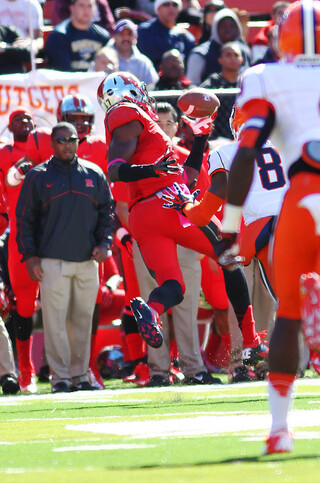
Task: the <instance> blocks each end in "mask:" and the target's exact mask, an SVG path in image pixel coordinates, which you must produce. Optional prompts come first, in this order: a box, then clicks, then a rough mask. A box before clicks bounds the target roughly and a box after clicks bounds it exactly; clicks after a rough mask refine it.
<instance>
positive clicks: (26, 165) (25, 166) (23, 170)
mask: <svg viewBox="0 0 320 483" xmlns="http://www.w3.org/2000/svg"><path fill="white" fill-rule="evenodd" d="M16 168H17V171H18V173H19V175H20V177H21V178H20V179H23V178H24V177H25V175H26V174H27V173H28V172H29V171H30V169H31V168H32V163H30V162H29V161H24V162H23V163H21V164H20V165H17V166H16Z"/></svg>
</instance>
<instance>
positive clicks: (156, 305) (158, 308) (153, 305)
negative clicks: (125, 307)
mask: <svg viewBox="0 0 320 483" xmlns="http://www.w3.org/2000/svg"><path fill="white" fill-rule="evenodd" d="M147 303H148V305H149V307H151V308H152V309H153V310H156V311H157V312H158V314H159V315H161V314H163V312H164V305H162V303H160V302H156V301H155V300H152V301H150V302H149V301H148V302H147Z"/></svg>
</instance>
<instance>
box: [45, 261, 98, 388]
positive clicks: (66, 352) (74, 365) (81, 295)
mask: <svg viewBox="0 0 320 483" xmlns="http://www.w3.org/2000/svg"><path fill="white" fill-rule="evenodd" d="M41 266H42V270H43V279H42V281H41V282H40V296H41V306H42V315H43V329H44V346H45V351H46V356H47V359H48V363H49V366H50V369H51V372H52V380H51V384H52V385H54V384H56V383H57V382H58V381H65V382H66V383H67V384H68V385H71V384H78V383H79V382H84V381H87V380H88V379H87V376H86V373H87V370H88V365H89V357H90V337H91V326H92V315H93V311H94V307H95V302H96V297H97V293H98V285H99V280H98V264H97V262H96V261H94V260H88V261H85V262H68V261H64V260H57V259H50V258H43V259H42V260H41Z"/></svg>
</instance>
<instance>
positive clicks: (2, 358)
mask: <svg viewBox="0 0 320 483" xmlns="http://www.w3.org/2000/svg"><path fill="white" fill-rule="evenodd" d="M5 374H11V375H15V376H16V370H15V366H14V358H13V352H12V345H11V341H10V337H9V334H8V332H7V329H6V326H5V325H4V322H3V320H2V318H1V317H0V377H1V376H4V375H5Z"/></svg>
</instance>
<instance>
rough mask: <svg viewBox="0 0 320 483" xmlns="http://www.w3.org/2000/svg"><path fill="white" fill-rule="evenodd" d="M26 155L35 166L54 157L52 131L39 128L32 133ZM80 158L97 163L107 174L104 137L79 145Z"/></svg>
mask: <svg viewBox="0 0 320 483" xmlns="http://www.w3.org/2000/svg"><path fill="white" fill-rule="evenodd" d="M26 154H27V155H28V156H29V157H30V158H31V159H32V160H33V161H34V163H35V164H39V163H43V162H44V161H46V160H47V159H49V158H50V157H51V156H52V155H53V150H52V147H51V130H50V129H48V128H37V129H36V130H35V131H32V132H31V133H30V134H29V136H28V140H27V149H26ZM77 155H78V156H79V158H82V159H86V160H87V161H90V162H91V163H95V164H97V165H98V166H99V168H101V169H102V171H103V172H104V173H106V172H107V159H106V156H107V146H106V143H105V142H104V140H103V138H102V136H88V137H86V138H85V139H84V140H83V141H81V142H80V143H79V147H78V150H77Z"/></svg>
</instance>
